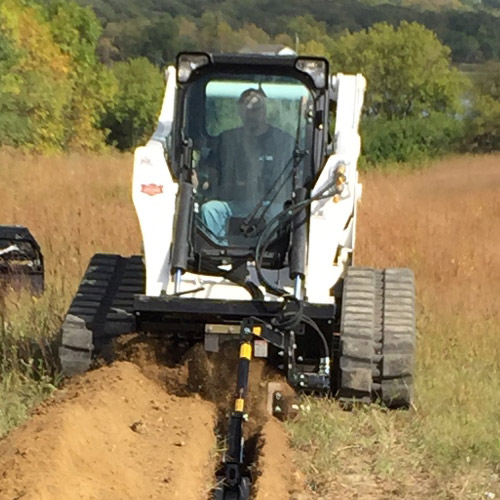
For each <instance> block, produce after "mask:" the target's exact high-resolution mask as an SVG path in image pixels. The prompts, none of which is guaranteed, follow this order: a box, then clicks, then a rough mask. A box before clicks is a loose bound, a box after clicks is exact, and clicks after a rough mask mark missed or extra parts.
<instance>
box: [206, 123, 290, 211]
mask: <svg viewBox="0 0 500 500" xmlns="http://www.w3.org/2000/svg"><path fill="white" fill-rule="evenodd" d="M294 142H295V141H294V139H293V137H292V136H291V135H290V134H288V133H287V132H284V131H283V130H280V129H279V128H276V127H273V126H272V125H269V127H268V129H267V130H266V131H265V132H264V133H263V134H261V135H259V136H254V135H251V134H248V133H247V132H246V130H245V129H244V128H243V127H239V128H235V129H232V130H227V131H225V132H222V133H221V134H220V135H219V137H218V138H217V142H216V145H215V148H214V149H213V151H212V154H211V155H210V159H211V161H210V163H212V165H213V167H214V168H215V169H216V170H217V177H218V189H217V190H216V191H218V192H217V195H216V196H217V198H218V199H221V200H224V201H232V202H236V203H237V204H238V205H239V206H240V207H242V208H244V209H245V210H251V209H252V208H253V207H254V206H255V205H256V204H257V203H258V202H259V201H260V200H261V199H262V197H263V196H264V195H265V194H266V193H267V192H268V191H269V190H270V189H271V188H272V186H275V189H274V190H273V191H272V193H270V194H269V196H268V197H269V198H271V197H274V195H275V194H276V191H277V188H278V186H279V185H281V184H282V181H284V179H287V181H286V183H285V185H284V186H283V187H282V188H281V189H280V190H279V192H278V193H277V195H276V196H275V197H274V198H275V199H274V204H276V205H277V206H279V207H282V206H283V203H284V202H285V201H286V200H287V199H288V198H289V196H290V193H291V186H292V179H291V175H290V173H291V170H292V162H293V159H292V156H293V149H294ZM284 169H286V172H285V173H283V175H281V176H280V174H281V173H282V172H283V170H284ZM214 194H215V193H214ZM272 212H275V210H272Z"/></svg>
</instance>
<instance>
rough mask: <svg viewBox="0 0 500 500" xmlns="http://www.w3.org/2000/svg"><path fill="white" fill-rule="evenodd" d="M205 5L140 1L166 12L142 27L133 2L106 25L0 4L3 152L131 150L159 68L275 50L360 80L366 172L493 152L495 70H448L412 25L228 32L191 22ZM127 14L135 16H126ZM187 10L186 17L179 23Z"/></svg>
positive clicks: (146, 117) (155, 108)
mask: <svg viewBox="0 0 500 500" xmlns="http://www.w3.org/2000/svg"><path fill="white" fill-rule="evenodd" d="M212 1H213V0H198V1H196V2H194V1H193V0H184V1H183V2H180V1H177V0H175V1H174V0H165V1H162V2H160V1H159V0H143V2H142V4H144V5H146V6H147V5H148V2H149V6H150V7H151V8H153V7H154V6H155V5H156V4H158V5H157V7H158V6H163V5H165V4H167V3H168V4H169V5H170V6H171V12H164V13H163V14H155V15H154V16H151V18H149V19H145V18H143V20H142V21H141V22H142V23H143V25H140V24H138V23H137V20H138V19H139V17H137V16H139V14H140V12H141V8H140V7H139V4H136V3H134V2H126V1H124V2H122V1H121V0H120V1H118V0H108V1H106V2H103V0H100V2H101V4H102V5H101V7H102V8H103V7H105V6H108V7H109V6H111V7H113V6H116V8H117V10H116V11H115V10H113V15H114V16H115V18H116V19H118V18H119V16H122V17H121V18H120V20H118V21H109V22H107V23H106V22H105V23H104V25H103V22H102V16H103V15H104V13H105V12H104V11H103V9H102V8H101V7H99V5H97V4H96V6H95V8H96V9H97V13H98V14H99V15H100V16H101V20H99V18H98V17H97V15H96V13H95V12H94V11H93V10H92V9H91V8H89V7H83V6H81V5H79V4H77V3H76V2H75V1H73V0H0V146H1V145H3V146H13V147H22V148H27V149H32V150H36V151H42V152H47V151H61V150H69V149H71V150H74V149H84V150H100V149H104V148H106V147H109V146H113V147H117V148H119V149H121V150H128V149H131V148H133V147H134V146H135V145H137V144H139V143H140V142H142V141H144V140H145V138H146V137H147V136H148V135H149V134H150V133H151V132H152V129H153V128H154V125H155V118H156V116H157V114H158V112H159V109H160V105H161V98H162V94H163V89H164V81H163V75H162V69H163V68H164V67H165V65H166V64H168V63H169V62H171V61H172V60H173V58H174V56H175V53H176V52H177V51H179V50H189V49H198V50H199V49H200V48H202V49H206V50H214V51H237V50H239V49H241V48H242V47H244V46H245V47H250V48H251V47H256V46H257V45H259V44H266V43H278V44H284V45H289V46H292V47H295V48H296V49H297V50H298V51H299V53H302V54H315V55H324V56H326V57H328V59H329V60H330V61H331V68H332V72H344V73H349V72H361V73H363V74H364V75H365V76H366V77H367V80H368V91H367V96H366V105H365V111H364V113H365V116H364V118H363V123H362V133H363V143H364V161H365V162H366V163H368V164H380V163H382V162H393V161H398V162H399V161H408V160H412V161H414V160H415V159H419V158H426V157H429V156H436V155H439V154H443V153H446V152H449V151H458V150H474V151H492V150H499V149H500V65H499V63H495V62H491V63H488V64H486V65H484V66H483V67H482V68H481V71H479V72H478V71H476V72H475V73H474V81H473V82H471V80H470V79H469V78H467V77H466V76H464V75H463V74H462V73H461V72H460V71H459V70H458V69H457V68H456V66H455V65H454V64H453V63H452V50H451V49H450V48H449V47H448V46H446V45H445V44H443V43H442V40H441V39H440V38H439V36H438V35H437V34H436V33H434V32H433V31H431V30H429V29H428V28H426V27H425V26H423V25H422V24H419V23H416V22H407V21H402V22H401V23H399V24H398V25H396V26H395V25H393V24H391V23H390V22H378V23H375V24H373V26H370V27H369V28H367V29H360V30H358V31H353V32H350V31H348V30H344V31H342V32H339V33H337V34H336V35H332V34H331V33H330V32H329V29H328V25H327V22H326V21H318V20H317V19H316V18H314V17H313V16H312V14H304V13H303V11H301V10H300V9H299V7H300V5H301V3H300V2H299V0H291V4H290V6H291V7H294V5H295V7H296V10H295V12H296V14H297V15H295V16H290V17H288V18H287V19H286V20H285V19H284V20H283V23H282V25H281V26H280V29H277V27H276V31H272V30H269V31H266V29H264V28H263V27H262V25H263V24H264V25H265V23H266V22H267V21H265V20H264V19H262V22H263V24H260V23H259V24H257V23H252V22H250V21H248V22H243V21H242V22H240V23H239V25H233V24H231V23H230V22H229V21H228V20H227V19H226V18H225V17H224V15H223V14H222V13H221V12H214V11H210V10H207V11H205V12H203V13H201V15H200V16H199V17H195V16H196V14H197V13H198V11H197V10H196V9H199V8H200V4H205V6H206V5H210V4H211V2H212ZM113 2H114V3H113ZM257 2H261V4H262V2H263V0H257ZM257 2H255V3H250V4H249V5H248V6H247V7H248V9H247V11H245V12H249V14H248V16H249V18H250V17H251V16H250V14H251V13H252V9H256V12H257V11H259V9H260V8H261V7H262V5H260V6H258V5H257ZM226 3H227V5H229V4H230V5H231V6H233V8H234V9H236V10H235V11H234V12H238V9H240V8H243V5H245V4H244V2H243V1H240V0H232V1H231V2H222V3H221V2H219V5H221V6H224V5H226ZM310 3H311V4H313V5H314V4H315V0H311V2H310ZM227 5H226V8H228V7H227ZM323 5H324V2H323ZM120 6H121V7H120ZM127 6H128V7H127ZM132 6H135V7H134V8H135V9H136V10H134V11H133V12H132V11H129V10H126V9H127V8H132ZM365 7H366V6H365ZM99 9H100V10H99ZM120 9H121V10H120ZM176 9H177V10H176ZM189 9H191V11H189ZM186 10H187V11H189V12H190V13H189V15H185V14H183V13H181V12H184V13H185V12H186ZM242 12H243V11H242ZM256 12H254V14H252V15H255V16H256V15H257V14H256ZM291 12H294V9H293V8H291ZM132 14H134V15H136V17H133V16H132V17H130V16H131V15H132ZM191 16H194V17H191ZM260 17H261V18H264V17H265V18H267V17H269V16H267V15H266V16H262V15H261V16H260ZM285 21H286V22H285ZM113 23H115V24H113ZM127 23H129V24H127ZM113 26H115V28H116V31H113ZM125 28H126V29H125ZM125 54H126V57H125Z"/></svg>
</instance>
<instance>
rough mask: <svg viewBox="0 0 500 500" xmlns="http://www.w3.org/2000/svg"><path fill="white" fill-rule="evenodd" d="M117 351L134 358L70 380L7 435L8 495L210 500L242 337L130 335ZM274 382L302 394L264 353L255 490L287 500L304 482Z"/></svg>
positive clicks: (1, 481)
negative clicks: (217, 346)
mask: <svg viewBox="0 0 500 500" xmlns="http://www.w3.org/2000/svg"><path fill="white" fill-rule="evenodd" d="M117 352H118V358H119V359H128V360H130V361H131V362H129V361H120V360H119V361H117V362H115V363H114V364H113V365H111V366H109V367H107V366H104V367H101V368H99V369H96V370H94V371H93V372H90V373H88V374H86V375H85V376H83V377H81V378H79V379H77V380H75V381H71V382H70V383H68V384H67V386H66V387H65V388H64V389H63V390H61V391H59V392H58V393H57V394H56V396H55V397H54V398H52V400H50V401H49V402H47V403H46V404H45V405H43V406H42V407H40V408H39V409H38V410H36V412H35V414H34V416H33V418H32V419H31V420H30V421H29V422H28V423H27V424H25V425H24V426H22V427H20V428H18V429H17V430H15V431H14V432H12V433H11V434H10V435H9V436H8V437H7V438H5V439H4V440H3V441H0V471H2V472H0V498H1V499H2V500H4V499H5V500H18V499H19V500H20V499H22V500H63V499H64V500H67V499H71V498H79V499H82V500H108V499H110V498H120V499H129V498H130V499H134V500H143V499H144V500H145V499H150V500H152V499H155V500H156V499H158V500H160V499H162V500H163V499H172V500H175V499H177V498H178V499H181V498H182V500H189V499H193V500H194V499H197V500H202V499H203V500H206V499H207V498H209V496H210V489H211V487H212V486H213V485H214V482H215V470H216V466H217V465H218V463H219V461H220V458H221V455H220V449H221V448H222V447H223V445H222V444H221V443H217V442H216V434H218V435H219V436H224V435H225V432H226V424H227V422H228V416H229V414H230V412H231V409H232V405H233V403H234V388H235V384H236V365H237V360H238V345H237V344H236V345H234V344H233V345H231V343H228V344H226V345H224V348H223V349H221V352H219V353H217V354H210V355H208V354H207V353H206V352H205V351H204V349H203V347H202V346H201V345H196V346H194V347H193V348H192V349H190V350H189V351H188V352H187V353H185V354H183V355H182V354H179V355H177V353H175V351H173V350H171V349H169V346H166V345H165V344H164V343H163V342H161V341H159V340H158V339H154V338H147V337H144V336H139V335H130V336H127V337H124V338H122V339H120V343H119V345H118V346H117ZM268 381H280V382H282V385H283V391H282V393H283V394H284V396H285V397H288V396H290V395H291V394H293V391H292V389H291V388H290V387H288V386H287V385H286V383H284V382H283V380H280V377H279V375H278V374H277V373H276V372H275V371H274V370H273V369H271V368H270V367H268V366H267V365H266V363H265V362H264V361H263V360H253V361H252V364H251V368H250V383H249V394H248V398H247V406H246V409H247V411H248V413H249V415H250V418H249V420H248V422H246V423H245V428H244V430H245V437H246V439H247V443H248V447H247V452H248V458H249V459H250V462H253V463H251V464H250V469H251V471H252V474H253V476H254V478H256V484H255V485H254V494H253V495H252V498H255V499H256V500H266V499H273V500H288V499H289V498H295V497H294V496H293V495H292V497H290V495H291V494H293V493H294V492H297V491H300V488H301V485H302V484H303V481H301V480H300V478H299V476H298V475H297V473H296V472H295V468H294V466H293V463H292V457H291V451H290V449H289V445H288V438H287V435H286V432H285V430H284V428H283V426H282V424H281V423H280V422H279V421H277V420H276V419H274V418H273V417H270V416H269V415H268V414H267V411H266V402H267V382H268ZM214 431H215V432H214ZM218 448H219V452H217V449H218ZM301 500H302V499H301Z"/></svg>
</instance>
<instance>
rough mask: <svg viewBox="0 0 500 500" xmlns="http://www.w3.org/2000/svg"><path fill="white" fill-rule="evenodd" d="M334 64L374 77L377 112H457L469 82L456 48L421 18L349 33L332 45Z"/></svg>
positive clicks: (371, 96)
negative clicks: (454, 57) (453, 52)
mask: <svg viewBox="0 0 500 500" xmlns="http://www.w3.org/2000/svg"><path fill="white" fill-rule="evenodd" d="M331 59H332V69H333V71H339V72H344V73H356V72H360V73H363V74H364V75H365V77H366V78H367V80H368V91H367V98H366V106H365V109H366V110H367V113H368V114H369V115H371V116H384V117H386V118H388V119H391V118H398V117H399V118H404V117H406V116H421V115H422V114H430V113H433V112H443V113H452V114H453V113H456V112H458V111H459V109H460V99H461V96H462V94H463V88H464V84H465V80H464V78H463V77H462V76H461V74H460V72H459V71H458V70H457V69H456V68H454V67H453V66H452V64H451V61H450V49H449V48H448V47H446V46H445V45H443V44H442V43H441V42H440V41H439V40H438V38H437V36H436V35H435V33H433V32H432V31H429V30H428V29H426V28H425V27H424V26H421V25H419V24H417V23H407V22H402V23H401V25H400V26H399V27H398V28H394V27H392V26H390V25H388V24H385V23H380V24H376V25H375V26H373V27H372V28H370V29H369V30H365V31H360V32H357V33H353V34H349V33H347V34H344V35H342V36H341V37H340V38H338V39H337V40H335V42H334V44H333V46H332V53H331Z"/></svg>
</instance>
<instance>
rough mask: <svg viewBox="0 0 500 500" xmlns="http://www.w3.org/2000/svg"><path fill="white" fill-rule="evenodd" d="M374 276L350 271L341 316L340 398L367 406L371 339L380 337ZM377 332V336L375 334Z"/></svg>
mask: <svg viewBox="0 0 500 500" xmlns="http://www.w3.org/2000/svg"><path fill="white" fill-rule="evenodd" d="M377 284H378V283H377V279H376V273H375V271H374V270H373V269H365V268H354V267H350V268H349V269H348V270H347V274H346V277H345V280H344V289H343V295H342V316H341V325H340V330H341V358H340V387H339V397H340V399H341V400H344V401H353V400H356V401H360V402H364V403H369V402H371V400H372V393H373V389H374V388H373V374H372V371H373V361H374V357H375V347H374V344H375V342H374V337H375V336H381V331H380V330H381V325H380V322H377V318H378V314H377V312H378V311H377V310H378V309H380V303H377V301H376V290H377ZM376 330H377V332H376Z"/></svg>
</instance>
